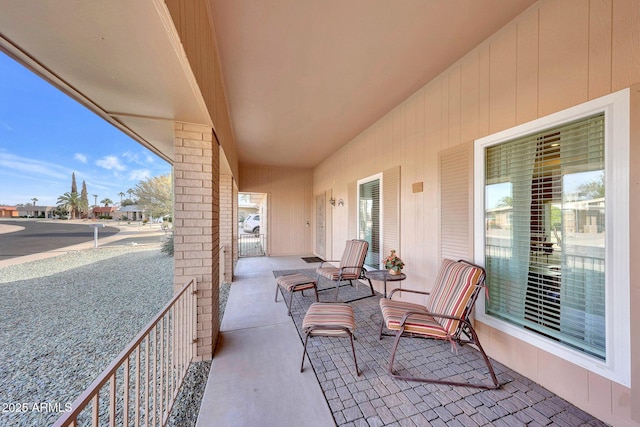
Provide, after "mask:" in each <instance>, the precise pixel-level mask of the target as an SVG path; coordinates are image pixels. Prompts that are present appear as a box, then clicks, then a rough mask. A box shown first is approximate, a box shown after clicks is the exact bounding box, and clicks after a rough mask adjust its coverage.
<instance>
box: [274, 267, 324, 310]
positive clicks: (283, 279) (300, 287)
mask: <svg viewBox="0 0 640 427" xmlns="http://www.w3.org/2000/svg"><path fill="white" fill-rule="evenodd" d="M317 284H318V282H317V281H316V280H315V279H312V278H311V277H309V276H305V275H304V274H299V273H296V274H287V275H284V276H280V277H278V278H277V279H276V302H278V288H280V287H281V288H283V289H286V290H287V292H289V294H290V295H289V306H288V309H289V316H291V303H292V302H293V293H294V292H298V291H300V292H302V295H304V291H305V289H313V290H315V292H316V301H318V287H317ZM285 304H286V300H285Z"/></svg>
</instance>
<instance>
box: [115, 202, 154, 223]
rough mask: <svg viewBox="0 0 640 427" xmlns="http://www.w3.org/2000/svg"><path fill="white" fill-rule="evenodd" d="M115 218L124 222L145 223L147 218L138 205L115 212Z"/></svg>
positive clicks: (124, 207)
mask: <svg viewBox="0 0 640 427" xmlns="http://www.w3.org/2000/svg"><path fill="white" fill-rule="evenodd" d="M114 217H116V218H117V219H121V220H123V221H143V220H144V219H145V218H147V216H146V215H145V213H144V210H143V209H142V207H140V206H138V205H128V206H123V207H121V208H120V209H118V210H117V211H116V212H115V214H114Z"/></svg>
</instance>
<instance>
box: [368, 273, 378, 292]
mask: <svg viewBox="0 0 640 427" xmlns="http://www.w3.org/2000/svg"><path fill="white" fill-rule="evenodd" d="M367 281H368V282H369V287H370V288H371V295H375V294H376V291H374V290H373V283H371V279H369V278H368V277H367Z"/></svg>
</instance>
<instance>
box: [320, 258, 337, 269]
mask: <svg viewBox="0 0 640 427" xmlns="http://www.w3.org/2000/svg"><path fill="white" fill-rule="evenodd" d="M325 262H340V260H337V259H331V260H330V259H326V260H324V261H322V262H320V265H319V266H318V268H321V267H322V264H324V263H325Z"/></svg>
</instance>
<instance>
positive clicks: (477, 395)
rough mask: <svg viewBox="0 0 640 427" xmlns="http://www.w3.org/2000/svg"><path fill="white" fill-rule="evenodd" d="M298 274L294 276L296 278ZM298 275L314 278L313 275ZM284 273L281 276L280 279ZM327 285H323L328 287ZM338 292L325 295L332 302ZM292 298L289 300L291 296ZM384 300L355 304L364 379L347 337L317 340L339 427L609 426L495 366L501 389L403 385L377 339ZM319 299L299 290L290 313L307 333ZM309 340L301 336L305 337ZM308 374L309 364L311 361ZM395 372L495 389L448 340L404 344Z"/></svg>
mask: <svg viewBox="0 0 640 427" xmlns="http://www.w3.org/2000/svg"><path fill="white" fill-rule="evenodd" d="M291 272H293V271H288V272H287V273H291ZM297 272H300V273H303V274H308V275H309V276H310V277H315V274H314V273H313V270H298V271H297ZM282 273H283V272H274V274H275V275H276V276H278V275H280V274H282ZM328 286H330V284H329V283H328V282H321V283H320V284H319V288H320V289H322V288H327V287H328ZM368 289H369V287H368V286H366V287H365V286H360V288H359V289H355V288H352V287H351V286H345V287H341V288H340V294H339V297H338V300H339V301H348V300H350V299H353V298H356V297H361V296H365V295H367V291H368ZM334 295H335V294H334V292H333V288H332V289H331V290H330V291H327V292H321V293H320V301H325V302H331V301H333V297H334ZM287 297H288V296H287ZM379 299H380V295H376V296H374V297H369V298H364V299H361V300H358V301H353V302H351V303H350V304H351V306H352V307H353V310H354V314H355V317H356V344H355V346H356V355H357V357H358V365H359V367H360V371H361V374H360V376H356V375H355V372H354V370H353V355H352V353H351V345H350V342H349V340H348V339H345V338H328V337H312V338H310V339H309V344H308V346H307V349H308V353H309V358H310V360H311V364H312V366H313V369H314V371H315V373H316V376H317V378H318V381H319V382H320V386H321V387H322V390H323V392H324V395H325V397H326V399H327V402H328V403H329V407H330V408H331V411H332V413H333V417H334V419H335V422H336V424H337V425H338V426H487V425H492V426H509V427H513V426H546V425H557V426H587V425H588V426H606V424H605V423H603V422H601V421H599V420H598V419H596V418H594V417H593V416H591V415H589V414H588V413H586V412H584V411H582V410H580V409H578V408H576V407H575V406H573V405H571V404H570V403H568V402H567V401H565V400H563V399H561V398H559V397H557V396H556V395H554V394H553V393H551V392H549V391H548V390H546V389H545V388H543V387H541V386H540V385H538V384H536V383H534V382H533V381H531V380H529V379H527V378H525V377H523V376H522V375H520V374H518V373H516V372H514V371H512V370H510V369H508V368H506V367H505V366H503V365H501V364H500V363H497V362H495V361H492V364H493V367H494V369H495V371H496V375H497V376H498V380H499V381H500V383H501V385H502V386H501V387H500V389H498V390H480V389H474V388H468V387H451V386H447V385H440V384H428V383H421V382H414V381H401V380H395V379H393V378H391V377H390V376H389V374H388V361H389V354H390V350H391V346H392V345H393V338H392V337H384V338H383V339H382V340H379V339H378V334H379V330H380V322H381V320H382V316H381V314H380V308H379V305H378V301H379ZM312 302H315V297H312V293H311V292H310V291H306V292H305V296H303V295H302V293H301V292H297V293H296V294H295V295H294V297H293V307H292V310H291V314H292V318H293V321H294V322H295V325H296V327H297V328H298V333H300V334H301V325H302V318H303V317H304V314H305V313H306V310H307V308H308V307H309V306H310V305H311V303H312ZM301 335H302V334H301ZM305 369H309V364H308V363H305ZM394 369H395V370H396V372H398V373H401V374H407V373H409V374H410V375H421V376H436V377H439V378H442V377H446V376H452V375H453V376H456V377H457V380H460V378H464V379H469V378H473V379H474V381H484V382H486V383H487V384H490V379H489V376H488V371H487V368H486V366H485V364H484V363H483V361H482V357H481V355H480V354H479V353H478V352H477V351H476V350H475V349H473V348H471V347H469V346H465V347H461V346H458V347H457V349H456V350H454V351H452V347H451V344H450V343H448V342H446V341H434V340H424V339H403V340H401V341H400V347H399V350H398V352H397V355H396V362H395V366H394Z"/></svg>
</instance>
